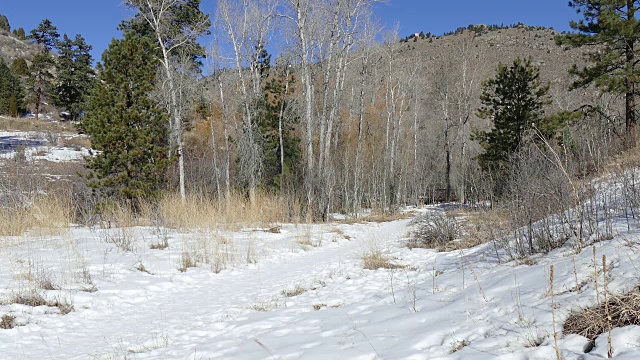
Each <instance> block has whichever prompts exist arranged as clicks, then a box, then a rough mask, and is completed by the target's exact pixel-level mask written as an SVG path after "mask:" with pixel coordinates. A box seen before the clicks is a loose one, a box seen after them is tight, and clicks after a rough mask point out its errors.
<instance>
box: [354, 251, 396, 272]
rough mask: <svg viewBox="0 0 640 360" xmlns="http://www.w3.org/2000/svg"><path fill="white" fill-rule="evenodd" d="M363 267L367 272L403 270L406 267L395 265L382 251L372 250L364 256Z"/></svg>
mask: <svg viewBox="0 0 640 360" xmlns="http://www.w3.org/2000/svg"><path fill="white" fill-rule="evenodd" d="M362 261H363V264H362V267H363V268H364V269H367V270H377V269H402V268H404V266H402V265H398V264H394V263H392V262H391V260H390V259H389V258H388V257H387V256H385V255H384V254H383V253H382V251H380V250H377V249H376V250H372V251H369V252H367V253H365V254H364V255H363V256H362Z"/></svg>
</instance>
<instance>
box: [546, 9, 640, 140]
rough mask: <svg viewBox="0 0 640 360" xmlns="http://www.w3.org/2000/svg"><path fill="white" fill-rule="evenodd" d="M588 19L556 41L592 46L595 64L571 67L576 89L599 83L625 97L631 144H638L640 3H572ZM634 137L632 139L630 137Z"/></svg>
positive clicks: (591, 52)
mask: <svg viewBox="0 0 640 360" xmlns="http://www.w3.org/2000/svg"><path fill="white" fill-rule="evenodd" d="M569 6H571V7H573V8H574V9H575V10H576V12H577V13H578V14H581V15H582V16H583V17H584V19H581V20H579V21H578V22H576V21H572V22H571V23H570V26H571V28H572V29H574V30H576V31H577V33H570V34H565V35H561V36H558V37H557V38H556V42H558V43H559V44H567V45H570V46H574V47H583V46H584V47H589V48H591V50H592V51H590V52H589V53H587V60H588V61H589V62H590V63H591V65H589V66H586V67H584V68H578V67H577V66H576V65H574V66H573V68H571V70H570V73H571V74H573V75H575V76H577V80H576V81H575V82H574V83H573V84H572V87H573V88H579V87H584V86H587V85H589V84H592V83H593V84H595V85H596V86H597V87H598V88H600V89H603V90H605V91H607V92H613V93H618V94H624V95H625V125H626V131H627V136H628V140H629V144H633V143H635V132H636V123H637V115H636V107H637V106H636V95H637V94H636V92H637V91H636V85H637V83H638V79H639V78H640V77H639V76H640V71H639V69H638V66H637V63H638V56H637V55H636V52H637V51H638V49H637V44H638V42H640V20H639V19H638V17H637V12H638V10H639V9H640V0H574V1H570V2H569ZM629 137H630V138H629Z"/></svg>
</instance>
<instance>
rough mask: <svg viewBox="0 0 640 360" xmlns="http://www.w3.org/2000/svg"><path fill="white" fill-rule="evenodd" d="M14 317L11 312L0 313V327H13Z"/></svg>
mask: <svg viewBox="0 0 640 360" xmlns="http://www.w3.org/2000/svg"><path fill="white" fill-rule="evenodd" d="M15 319H16V317H15V316H13V315H11V314H4V315H2V317H1V318H0V329H5V330H9V329H13V328H14V327H15V322H14V320H15Z"/></svg>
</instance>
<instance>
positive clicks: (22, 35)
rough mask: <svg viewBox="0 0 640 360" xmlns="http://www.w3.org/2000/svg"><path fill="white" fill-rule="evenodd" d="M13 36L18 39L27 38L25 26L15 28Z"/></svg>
mask: <svg viewBox="0 0 640 360" xmlns="http://www.w3.org/2000/svg"><path fill="white" fill-rule="evenodd" d="M13 36H15V38H16V39H18V40H27V34H26V33H25V32H24V28H21V27H19V28H17V29H13Z"/></svg>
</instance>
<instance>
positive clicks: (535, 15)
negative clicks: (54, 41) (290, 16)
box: [0, 0, 577, 59]
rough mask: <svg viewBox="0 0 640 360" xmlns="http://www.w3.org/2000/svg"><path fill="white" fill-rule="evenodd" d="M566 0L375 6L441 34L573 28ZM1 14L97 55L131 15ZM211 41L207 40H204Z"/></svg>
mask: <svg viewBox="0 0 640 360" xmlns="http://www.w3.org/2000/svg"><path fill="white" fill-rule="evenodd" d="M567 3H568V1H565V0H537V1H531V0H455V1H454V0H448V1H447V0H389V1H388V2H387V4H381V5H377V6H376V13H377V15H378V16H379V17H380V19H381V20H382V22H383V24H385V25H386V26H387V27H389V28H393V27H395V24H396V23H398V24H399V25H400V35H401V36H406V35H409V34H412V33H414V32H420V31H424V32H425V33H426V32H431V33H434V34H442V33H444V32H447V31H452V30H455V29H456V28H458V27H460V26H467V25H469V24H502V23H504V24H512V23H517V22H523V23H525V24H527V25H543V26H547V27H554V28H555V29H556V30H558V31H563V30H569V25H568V24H569V20H571V19H576V18H577V15H576V14H575V11H574V10H573V9H571V8H569V6H568V5H567ZM202 6H203V9H204V10H205V11H207V12H209V13H213V12H214V10H215V0H202ZM0 14H3V15H6V16H7V17H8V18H9V22H10V23H11V27H12V28H18V27H23V28H24V29H25V30H26V31H27V33H28V32H29V31H30V30H31V29H33V28H34V27H36V26H37V25H38V23H39V22H40V21H41V20H42V19H44V18H49V19H50V20H51V21H52V22H53V24H54V25H56V26H57V27H58V29H59V31H60V33H61V34H63V33H67V34H69V35H70V36H73V35H75V34H77V33H79V34H82V36H84V37H85V39H86V40H87V42H88V43H89V44H91V45H92V46H93V47H94V51H93V56H94V58H96V59H99V58H100V55H101V54H102V52H103V51H104V49H106V48H107V46H108V45H109V42H110V41H111V39H112V38H113V37H117V36H119V32H118V31H117V30H116V27H117V26H118V24H119V23H120V21H121V20H122V19H125V18H128V17H130V16H131V13H130V12H129V10H128V9H127V8H126V7H125V6H124V5H122V1H120V0H0ZM205 42H206V41H205Z"/></svg>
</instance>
